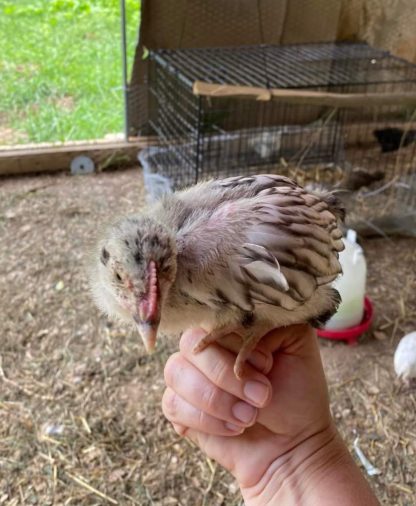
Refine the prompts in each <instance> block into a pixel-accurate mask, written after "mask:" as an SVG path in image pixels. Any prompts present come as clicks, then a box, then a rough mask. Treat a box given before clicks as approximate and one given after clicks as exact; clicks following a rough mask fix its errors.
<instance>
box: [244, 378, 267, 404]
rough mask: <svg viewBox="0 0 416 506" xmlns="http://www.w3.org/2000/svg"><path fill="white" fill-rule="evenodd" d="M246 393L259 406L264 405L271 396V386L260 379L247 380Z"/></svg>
mask: <svg viewBox="0 0 416 506" xmlns="http://www.w3.org/2000/svg"><path fill="white" fill-rule="evenodd" d="M244 395H245V396H246V397H247V399H249V400H250V401H252V402H254V404H257V405H258V406H262V405H263V404H264V403H265V402H266V400H267V398H268V397H269V387H268V386H267V385H265V384H264V383H260V381H247V383H246V384H245V385H244Z"/></svg>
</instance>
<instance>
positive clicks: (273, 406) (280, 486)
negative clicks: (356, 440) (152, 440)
mask: <svg viewBox="0 0 416 506" xmlns="http://www.w3.org/2000/svg"><path fill="white" fill-rule="evenodd" d="M203 335H204V331H203V330H202V329H197V330H190V331H188V332H185V333H184V335H183V336H182V338H181V341H180V351H179V352H178V353H175V354H174V355H172V356H171V357H170V359H169V360H168V362H167V363H166V367H165V380H166V384H167V388H166V391H165V394H164V396H163V401H162V407H163V411H164V414H165V416H166V417H167V418H168V419H169V420H170V421H171V422H172V424H173V426H174V428H175V430H176V431H177V433H178V434H180V435H182V436H187V437H189V438H190V439H191V440H192V441H194V442H195V443H196V444H197V445H198V446H199V447H200V448H201V450H202V451H204V452H205V453H206V454H207V455H208V456H209V457H210V458H213V459H215V460H216V461H217V462H219V463H220V464H221V465H222V466H223V467H225V468H226V469H228V470H229V471H231V472H232V473H233V475H234V476H235V478H236V479H237V481H238V483H239V485H240V488H241V492H242V494H243V497H244V499H245V503H246V505H247V506H248V505H253V506H257V505H259V506H264V505H266V504H277V503H279V504H282V505H283V504H285V505H289V504H291V505H292V504H293V505H294V504H296V505H299V504H304V505H308V506H309V505H314V506H315V505H319V506H326V505H332V504H334V502H336V503H337V504H338V505H339V506H352V505H354V506H361V505H362V506H364V505H365V506H373V505H374V506H375V505H377V504H378V502H377V499H376V498H375V496H374V495H373V493H372V491H371V489H370V487H369V486H368V484H367V482H366V481H365V479H364V478H363V476H362V474H361V473H360V471H359V470H358V468H357V467H356V465H355V463H354V462H353V460H352V459H351V456H350V455H349V453H348V450H347V449H346V447H345V445H344V443H343V442H342V440H341V439H340V437H339V435H338V434H337V431H336V429H335V427H334V425H333V423H332V419H331V416H330V411H329V399H328V392H327V385H326V381H325V375H324V372H323V368H322V363H321V359H320V353H319V348H318V343H317V338H316V334H315V331H314V330H313V329H312V328H311V327H310V326H308V325H294V326H291V327H286V328H282V329H277V330H274V331H272V332H270V333H269V334H267V335H266V336H265V337H264V338H263V339H262V341H261V342H260V343H259V346H258V348H257V349H256V350H255V351H254V352H253V355H252V357H251V359H250V360H249V361H248V362H249V363H250V364H252V365H253V366H254V367H252V366H251V365H248V366H247V376H246V378H245V379H244V381H243V382H241V381H239V380H237V379H236V377H235V376H234V373H233V365H234V361H235V354H234V353H232V352H230V351H228V349H225V348H224V347H222V346H220V345H211V346H209V347H208V348H206V349H205V350H203V351H202V352H201V353H198V354H194V353H193V352H192V350H193V348H194V345H195V344H196V343H197V342H198V341H199V339H200V338H201V337H202V336H203ZM223 344H224V345H225V346H227V348H228V347H229V348H230V349H235V342H233V337H232V336H230V342H229V343H227V342H226V343H223ZM233 345H234V346H233ZM260 371H261V372H260Z"/></svg>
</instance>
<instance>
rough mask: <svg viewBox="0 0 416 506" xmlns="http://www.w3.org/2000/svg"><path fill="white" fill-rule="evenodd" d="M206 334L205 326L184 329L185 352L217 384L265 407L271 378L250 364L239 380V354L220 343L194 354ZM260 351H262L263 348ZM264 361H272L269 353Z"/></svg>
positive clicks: (181, 343) (235, 394) (182, 348)
mask: <svg viewBox="0 0 416 506" xmlns="http://www.w3.org/2000/svg"><path fill="white" fill-rule="evenodd" d="M205 335H206V332H205V331H204V330H203V329H193V330H188V331H186V332H184V334H183V335H182V337H181V340H180V344H179V349H180V352H181V354H183V355H184V356H185V357H186V359H187V360H188V361H189V362H191V363H192V364H193V365H194V366H195V367H197V368H198V369H199V370H200V371H201V372H202V373H203V374H204V375H205V376H206V377H207V378H208V379H209V380H210V381H211V382H212V383H213V384H214V385H216V386H217V387H219V388H221V389H222V390H224V391H225V392H228V393H230V394H231V395H234V396H235V397H238V398H239V399H242V400H245V401H246V402H249V403H250V404H252V405H253V406H256V407H260V408H263V407H265V406H266V405H267V404H268V403H269V402H270V399H271V395H272V388H271V384H270V381H269V380H268V378H267V377H266V376H265V375H264V374H261V373H260V372H259V371H258V370H257V369H255V368H254V367H252V366H251V365H250V364H249V363H247V367H246V376H245V378H244V380H243V381H240V380H238V379H237V378H236V376H235V374H234V370H233V367H234V362H235V359H236V356H235V355H234V354H233V353H231V352H230V351H228V350H226V349H224V348H223V347H221V346H219V345H217V344H211V345H209V346H208V347H207V348H205V349H204V350H202V351H201V352H199V353H194V352H193V349H194V347H195V345H196V344H197V343H198V341H199V340H200V339H201V338H202V337H204V336H205ZM257 352H258V353H260V354H261V353H262V352H261V351H259V350H257ZM264 360H265V361H267V360H268V357H267V356H266V354H264Z"/></svg>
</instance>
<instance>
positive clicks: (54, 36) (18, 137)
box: [0, 0, 140, 144]
mask: <svg viewBox="0 0 416 506" xmlns="http://www.w3.org/2000/svg"><path fill="white" fill-rule="evenodd" d="M126 4H127V38H128V43H129V47H128V57H129V62H130V63H131V62H132V58H133V54H134V46H135V42H136V38H137V30H138V20H139V5H140V0H127V1H126ZM0 48H1V49H0V144H1V143H5V135H3V139H2V132H3V133H4V132H9V137H10V132H12V134H11V135H12V140H11V142H16V143H17V142H50V141H67V140H81V139H93V138H100V137H104V136H105V135H106V134H108V133H113V132H121V131H122V130H123V92H122V77H121V76H122V70H121V49H120V11H119V0H0ZM130 66H131V65H130ZM9 142H10V140H9Z"/></svg>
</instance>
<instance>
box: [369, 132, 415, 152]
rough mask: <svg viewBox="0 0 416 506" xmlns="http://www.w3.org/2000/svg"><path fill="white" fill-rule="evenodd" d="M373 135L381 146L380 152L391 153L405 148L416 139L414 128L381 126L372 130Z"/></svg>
mask: <svg viewBox="0 0 416 506" xmlns="http://www.w3.org/2000/svg"><path fill="white" fill-rule="evenodd" d="M373 134H374V137H375V138H376V139H377V141H378V143H379V144H380V146H381V151H382V153H391V152H393V151H397V150H398V149H400V148H405V147H406V146H408V145H409V144H411V143H412V142H414V141H415V140H416V130H407V131H406V130H403V129H402V128H392V127H389V128H381V129H379V130H374V131H373Z"/></svg>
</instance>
